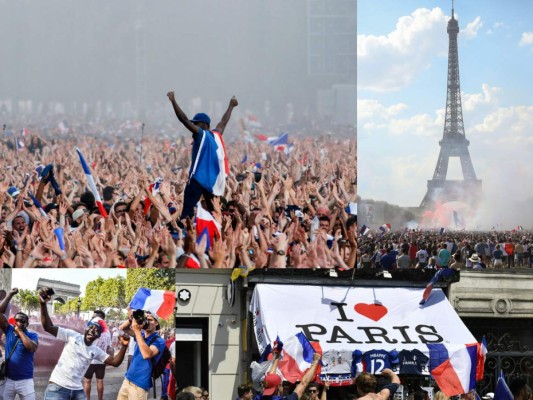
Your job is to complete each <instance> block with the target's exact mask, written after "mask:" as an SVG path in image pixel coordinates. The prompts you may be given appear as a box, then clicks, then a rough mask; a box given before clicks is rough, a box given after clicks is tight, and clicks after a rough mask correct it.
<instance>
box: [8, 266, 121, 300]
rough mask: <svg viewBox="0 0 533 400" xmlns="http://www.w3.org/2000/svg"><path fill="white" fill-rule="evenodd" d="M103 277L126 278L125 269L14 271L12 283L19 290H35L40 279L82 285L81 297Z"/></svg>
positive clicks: (31, 269)
mask: <svg viewBox="0 0 533 400" xmlns="http://www.w3.org/2000/svg"><path fill="white" fill-rule="evenodd" d="M99 276H101V277H102V278H104V279H107V278H114V277H116V276H122V277H124V279H125V278H126V270H125V269H117V268H98V269H94V268H91V269H81V268H73V269H65V268H61V269H52V268H46V269H33V268H30V269H14V270H13V275H12V281H11V287H16V288H19V289H29V290H35V288H36V287H37V281H38V280H39V278H46V279H52V280H56V281H61V282H67V283H73V284H76V285H80V290H81V296H82V297H83V296H84V295H85V286H87V283H89V282H90V281H93V280H95V279H97V278H98V277H99Z"/></svg>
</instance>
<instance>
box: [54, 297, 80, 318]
mask: <svg viewBox="0 0 533 400" xmlns="http://www.w3.org/2000/svg"><path fill="white" fill-rule="evenodd" d="M54 307H55V309H54V310H55V312H56V313H58V314H68V313H71V312H74V313H76V312H78V299H77V298H75V299H70V300H68V301H67V302H66V303H65V304H60V303H54ZM80 310H81V308H80Z"/></svg>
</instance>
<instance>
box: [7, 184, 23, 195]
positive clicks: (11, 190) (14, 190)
mask: <svg viewBox="0 0 533 400" xmlns="http://www.w3.org/2000/svg"><path fill="white" fill-rule="evenodd" d="M7 193H8V194H9V195H10V196H11V197H16V196H18V195H19V194H20V192H19V190H18V189H17V188H16V187H15V186H11V187H10V188H9V189H7Z"/></svg>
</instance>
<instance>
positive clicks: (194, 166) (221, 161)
mask: <svg viewBox="0 0 533 400" xmlns="http://www.w3.org/2000/svg"><path fill="white" fill-rule="evenodd" d="M167 96H168V99H169V100H170V102H171V103H172V107H173V108H174V112H175V113H176V117H177V118H178V120H179V121H180V122H181V123H182V124H183V125H184V126H185V127H186V128H187V129H188V130H189V131H191V132H192V138H193V146H192V157H191V161H192V163H191V168H190V170H189V180H188V182H187V185H186V187H185V193H184V203H183V210H182V212H181V217H180V219H184V218H187V217H189V218H192V217H193V216H194V207H195V206H196V204H197V203H198V201H199V200H200V198H201V197H202V195H203V196H204V198H205V200H206V203H207V204H208V208H209V211H212V207H211V204H210V203H211V199H212V197H213V196H222V195H223V194H224V190H225V185H226V176H227V174H228V173H229V166H228V161H227V157H226V150H225V148H224V141H223V140H222V135H223V133H224V129H225V128H226V125H227V123H228V122H229V119H230V118H231V112H232V111H233V108H235V107H237V106H238V104H239V102H238V101H237V99H236V98H235V96H233V97H232V98H231V100H230V102H229V105H228V109H227V110H226V112H225V113H224V115H223V116H222V118H221V120H220V122H219V123H218V124H217V126H216V128H215V129H213V130H212V131H211V130H210V125H211V118H209V116H208V115H207V114H205V113H198V114H196V115H195V116H194V118H193V119H192V120H189V118H188V117H187V115H185V113H184V112H183V110H182V109H181V108H180V106H179V105H178V103H177V102H176V99H175V96H174V92H173V91H171V92H168V93H167Z"/></svg>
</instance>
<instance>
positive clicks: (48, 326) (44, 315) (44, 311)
mask: <svg viewBox="0 0 533 400" xmlns="http://www.w3.org/2000/svg"><path fill="white" fill-rule="evenodd" d="M47 289H48V288H44V289H41V291H40V292H39V296H38V299H39V303H40V304H41V324H42V326H43V329H44V330H45V331H46V332H48V333H49V334H51V335H54V336H56V337H57V332H58V330H59V329H58V327H57V326H54V324H53V323H52V320H51V319H50V315H48V308H47V307H46V303H47V302H48V301H50V296H48V295H47V294H46V290H47Z"/></svg>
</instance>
